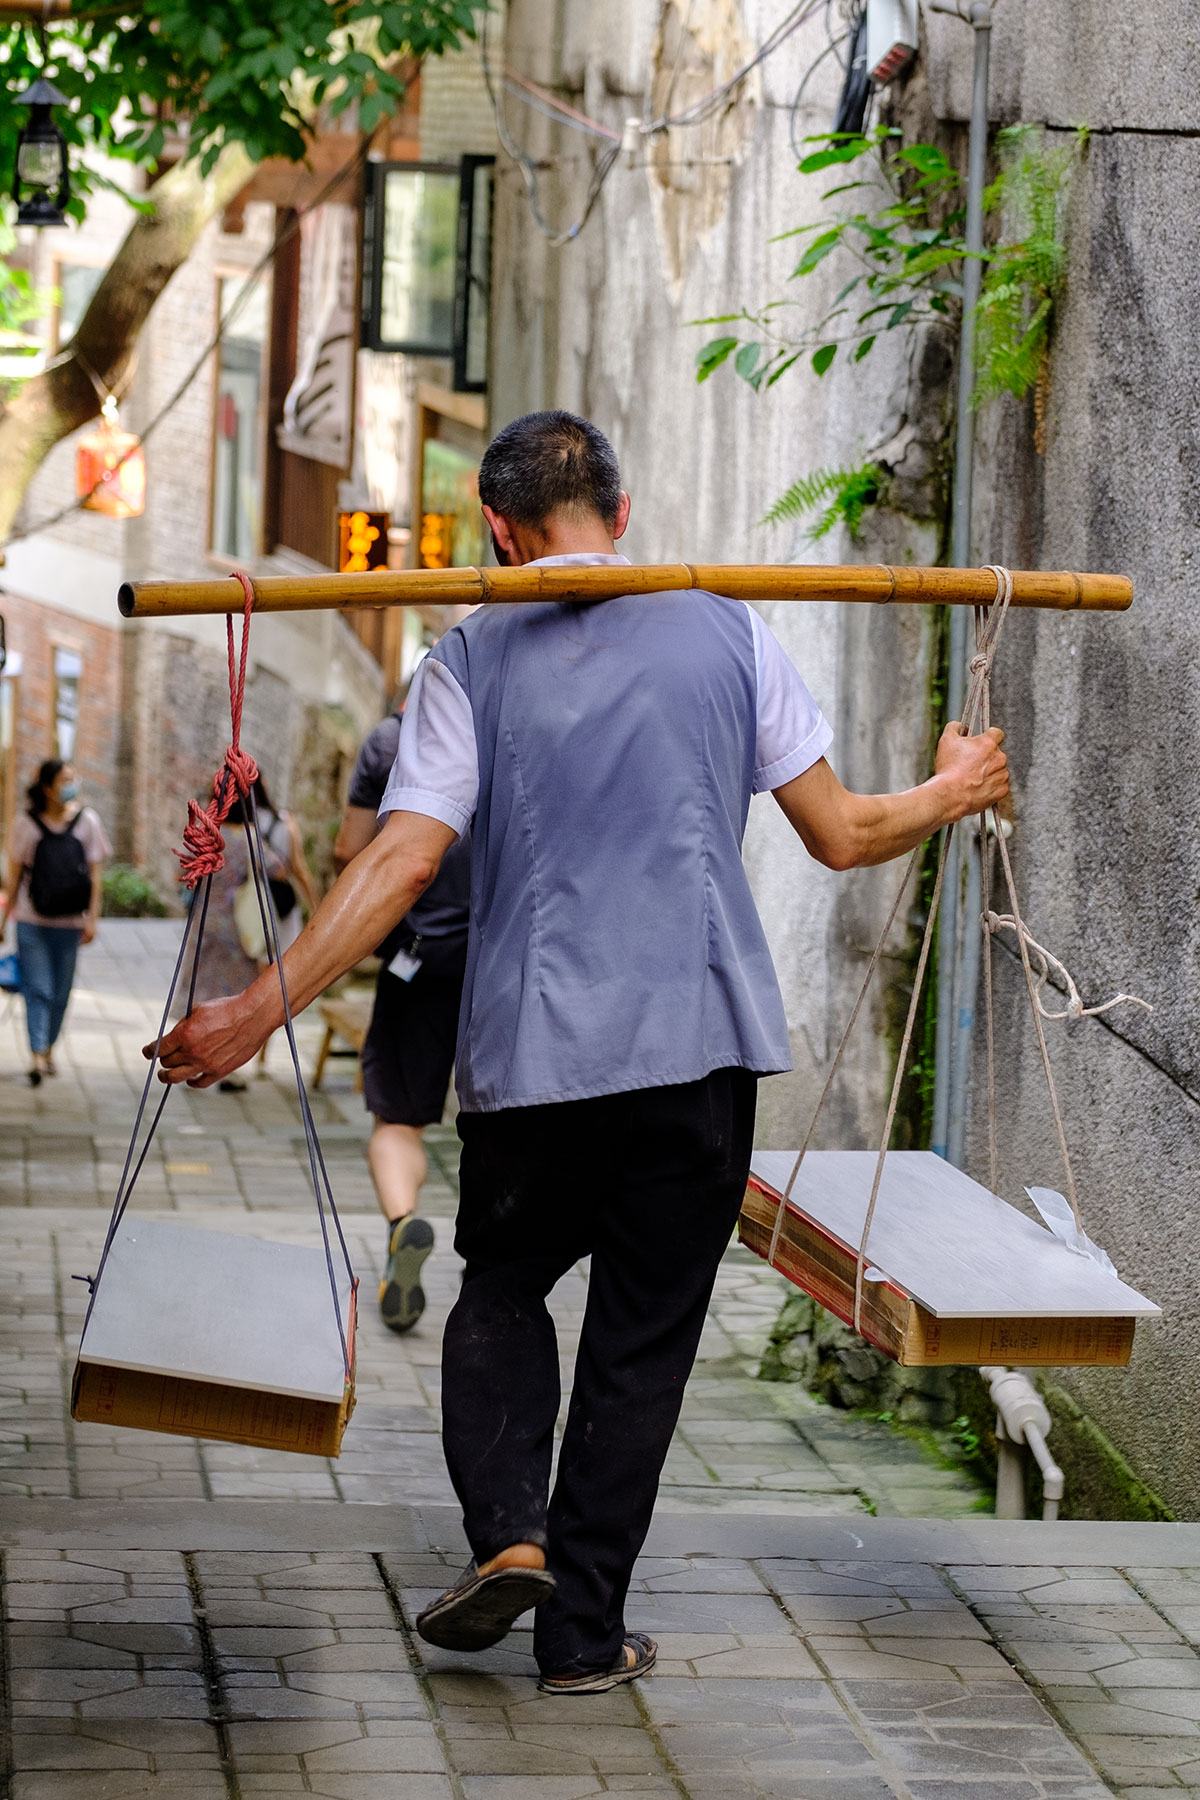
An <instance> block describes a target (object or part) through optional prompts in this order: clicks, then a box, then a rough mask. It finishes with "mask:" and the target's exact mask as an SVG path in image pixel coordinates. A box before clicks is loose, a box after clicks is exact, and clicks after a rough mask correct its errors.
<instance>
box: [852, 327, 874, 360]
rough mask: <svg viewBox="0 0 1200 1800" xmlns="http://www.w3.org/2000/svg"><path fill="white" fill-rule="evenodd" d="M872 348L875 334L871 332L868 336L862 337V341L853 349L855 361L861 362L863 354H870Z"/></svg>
mask: <svg viewBox="0 0 1200 1800" xmlns="http://www.w3.org/2000/svg"><path fill="white" fill-rule="evenodd" d="M874 348H875V336H874V333H872V334H871V335H870V337H865V338H863V340H862V342H861V343H860V344H859V345H858V347H857V349H856V350H855V352H854V360H855V362H856V363H858V362H861V361H862V359H863V357H864V356H870V354H871V352H872V350H873V349H874Z"/></svg>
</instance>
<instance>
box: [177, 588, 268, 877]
mask: <svg viewBox="0 0 1200 1800" xmlns="http://www.w3.org/2000/svg"><path fill="white" fill-rule="evenodd" d="M233 578H234V580H235V581H237V582H239V583H240V584H241V588H242V592H243V594H244V595H245V597H246V604H245V609H244V611H243V614H242V653H241V658H240V662H239V659H238V658H237V657H236V656H235V654H234V640H233V619H232V616H231V617H229V618H228V619H227V620H226V628H227V633H228V653H229V716H230V723H231V725H232V729H233V742H232V743H231V744H230V746H229V748H228V750H226V752H225V756H224V760H223V761H222V763H221V767H220V768H219V769H218V771H217V773H216V775H215V776H214V778H213V797H212V799H211V800H210V801H209V803H208V805H207V806H201V805H200V802H199V801H198V800H189V801H188V822H187V825H186V827H185V829H184V833H183V849H182V850H176V851H175V852H174V854H175V855H176V856H177V857H178V858H179V864H180V872H181V874H182V876H183V881H184V885H185V886H186V887H190V888H194V887H195V886H196V884H197V883H198V882H201V881H203V880H204V879H205V877H206V876H208V875H216V874H218V873H219V871H220V870H221V869H223V868H224V867H225V840H224V838H223V837H222V836H221V826H222V825H223V824H224V823H225V820H226V819H227V818H228V817H229V810H230V808H231V807H232V805H233V803H234V800H235V798H236V797H237V796H238V795H239V794H240V795H241V797H242V799H243V800H245V799H246V798H247V797H248V796H249V793H250V790H251V788H252V787H253V786H254V784H255V782H256V781H257V780H258V764H257V763H256V762H255V760H254V758H253V757H252V756H250V755H248V754H247V753H246V751H245V750H243V749H242V747H241V744H240V742H239V739H240V736H241V728H242V702H243V699H244V697H245V692H246V657H247V653H248V651H249V647H250V614H251V613H252V612H253V610H254V584H253V582H252V581H251V580H250V577H249V576H248V575H245V574H243V573H242V571H241V570H240V569H239V570H235V572H234V577H233Z"/></svg>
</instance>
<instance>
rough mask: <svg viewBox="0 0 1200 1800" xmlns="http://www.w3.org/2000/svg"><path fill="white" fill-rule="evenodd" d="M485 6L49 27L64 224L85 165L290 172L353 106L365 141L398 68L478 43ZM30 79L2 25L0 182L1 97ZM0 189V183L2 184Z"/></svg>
mask: <svg viewBox="0 0 1200 1800" xmlns="http://www.w3.org/2000/svg"><path fill="white" fill-rule="evenodd" d="M486 4H487V0H388V3H385V4H383V5H380V4H378V0H254V4H253V5H251V4H249V0H204V4H203V5H197V4H196V0H139V5H138V6H137V7H136V8H131V9H130V10H129V11H128V12H125V11H122V10H119V9H117V8H115V7H114V8H100V9H98V10H97V11H96V12H94V13H92V14H91V15H90V16H85V14H84V13H83V12H82V11H81V12H80V15H79V16H78V17H71V18H68V19H66V20H63V21H62V22H58V21H56V22H55V23H54V24H53V25H52V26H51V29H50V32H49V56H48V63H47V73H48V74H49V76H50V78H51V79H52V80H53V81H54V83H55V84H56V86H58V87H59V88H60V89H61V90H62V92H63V93H64V94H65V95H66V96H67V98H68V100H69V101H70V102H71V106H70V108H69V110H68V109H67V108H62V109H60V110H59V112H57V113H56V115H55V117H56V120H57V122H58V123H59V125H60V127H61V129H62V131H63V135H64V136H65V138H66V139H67V143H68V145H69V147H70V149H71V152H72V157H71V161H72V188H73V193H74V199H73V201H72V205H71V212H72V214H73V216H74V217H76V218H81V217H82V216H83V213H84V210H85V207H86V199H87V195H88V193H89V192H90V191H91V189H92V187H94V186H95V185H97V184H98V179H99V178H98V177H97V175H96V174H95V172H94V171H92V170H89V169H88V167H87V166H86V164H85V162H84V160H83V155H82V153H83V152H84V151H87V150H93V151H99V152H102V153H103V154H104V155H106V156H115V157H121V158H125V159H127V160H129V161H130V162H132V163H137V164H143V165H151V166H153V165H154V164H155V163H156V162H157V161H158V160H159V159H160V158H161V157H162V156H163V155H164V153H165V152H166V151H167V150H168V149H169V148H171V147H172V146H173V145H174V144H176V143H179V142H182V145H183V149H184V153H185V154H186V155H188V156H196V157H199V158H200V160H201V167H202V168H204V169H208V168H211V167H212V164H213V163H214V162H215V160H216V158H217V156H218V155H219V153H220V151H221V148H222V146H223V145H225V144H234V143H238V144H242V145H244V147H245V149H246V151H247V152H248V154H249V155H250V156H251V157H252V158H253V159H254V161H256V162H259V161H262V160H264V159H265V158H267V157H271V156H283V157H287V158H288V159H289V160H290V161H293V162H295V161H299V160H300V159H302V158H303V156H304V155H305V152H306V150H307V146H308V142H309V140H310V136H311V125H310V121H311V118H312V115H313V111H314V109H315V108H316V107H317V106H319V105H322V104H325V105H327V106H328V109H329V111H330V112H331V113H332V114H333V115H334V116H335V117H336V116H338V115H340V114H342V113H344V112H345V111H346V110H347V109H348V108H350V107H351V106H355V105H357V107H358V123H359V126H360V128H361V129H362V130H364V131H371V130H373V129H374V127H375V126H376V125H377V124H378V123H379V121H380V119H381V118H383V117H384V116H385V114H387V113H389V112H391V111H393V110H394V108H395V107H396V105H397V104H398V103H399V101H400V99H401V98H402V96H403V93H404V83H403V81H402V80H401V78H400V76H399V75H398V74H397V73H396V70H395V67H394V63H395V60H396V59H397V58H398V57H399V56H400V55H401V54H402V53H406V52H411V53H412V54H414V55H416V56H425V55H436V54H438V53H439V52H441V51H443V50H447V49H452V48H453V47H454V46H455V45H456V44H457V43H459V42H460V41H461V39H462V38H464V37H473V36H474V35H475V23H476V17H477V15H478V14H479V13H480V12H482V11H483V10H485V8H486ZM40 72H41V57H40V53H39V51H38V48H37V36H36V33H35V32H34V30H33V28H32V26H30V25H28V24H24V23H16V22H14V23H11V24H9V23H5V24H3V25H0V84H2V85H3V87H4V88H5V89H6V90H7V94H6V96H5V104H4V105H3V106H0V170H11V169H12V167H13V160H14V156H15V153H16V138H17V132H18V131H19V129H20V127H21V125H22V124H23V123H24V121H25V117H26V114H25V111H24V109H23V108H21V107H16V106H14V105H13V104H12V96H13V95H14V94H16V93H19V92H20V91H21V90H22V89H23V88H25V87H27V86H28V85H29V83H30V82H31V81H32V80H34V79H35V78H36V76H37V75H38V74H39V73H40ZM5 179H7V176H6V177H5Z"/></svg>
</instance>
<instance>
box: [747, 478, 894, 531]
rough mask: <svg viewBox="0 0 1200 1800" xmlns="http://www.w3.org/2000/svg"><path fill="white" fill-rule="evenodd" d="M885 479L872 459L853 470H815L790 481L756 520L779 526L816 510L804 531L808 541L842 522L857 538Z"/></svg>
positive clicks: (877, 500)
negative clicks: (815, 514)
mask: <svg viewBox="0 0 1200 1800" xmlns="http://www.w3.org/2000/svg"><path fill="white" fill-rule="evenodd" d="M886 479H887V477H886V475H885V474H884V471H883V469H882V468H881V467H880V465H879V464H878V463H873V462H865V463H861V464H860V465H859V466H858V467H857V468H852V469H815V470H814V471H813V473H812V474H811V475H802V476H801V477H800V479H799V480H798V481H793V483H792V485H791V487H790V488H789V489H788V490H787V492H786V494H781V495H780V496H779V498H778V500H776V501H775V503H774V505H773V506H771V507H770V508H769V509H768V511H767V512H766V513H765V514H764V515H763V517H762V518H761V519H760V521H759V523H760V524H762V525H782V524H786V523H788V522H789V521H791V520H793V519H802V518H803V517H804V516H805V514H806V513H812V512H816V513H817V517H816V518H815V519H814V520H813V522H812V524H811V525H810V526H809V528H808V530H807V531H806V532H805V536H806V537H807V539H808V541H809V542H810V543H815V542H816V541H817V539H818V538H823V537H827V536H828V534H829V533H830V532H831V531H832V530H833V528H834V526H835V525H844V526H845V527H846V529H847V531H848V532H849V533H850V536H851V537H853V538H856V537H857V536H858V530H859V526H860V525H861V524H862V517H863V513H864V512H865V511H866V509H867V508H868V506H877V505H878V504H879V501H880V499H881V497H882V494H883V489H884V485H885V482H886ZM818 508H819V509H820V510H819V511H818Z"/></svg>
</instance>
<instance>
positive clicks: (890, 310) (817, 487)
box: [693, 125, 1087, 538]
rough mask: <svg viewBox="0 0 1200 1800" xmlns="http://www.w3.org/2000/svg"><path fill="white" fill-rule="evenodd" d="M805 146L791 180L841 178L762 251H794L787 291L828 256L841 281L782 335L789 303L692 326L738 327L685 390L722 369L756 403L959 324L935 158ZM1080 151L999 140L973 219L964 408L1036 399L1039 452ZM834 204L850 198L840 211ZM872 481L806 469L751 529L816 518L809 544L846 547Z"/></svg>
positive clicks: (957, 248) (895, 136)
mask: <svg viewBox="0 0 1200 1800" xmlns="http://www.w3.org/2000/svg"><path fill="white" fill-rule="evenodd" d="M808 141H809V142H810V143H813V144H817V145H819V146H820V148H818V149H815V150H813V151H812V152H811V154H809V155H808V156H806V157H805V158H804V160H803V161H802V162H801V164H800V171H801V173H802V174H805V175H819V174H824V173H825V172H826V171H828V170H836V171H837V172H838V174H839V176H850V177H852V178H851V179H838V180H836V181H835V182H834V184H833V186H831V187H829V188H826V190H825V191H824V193H823V194H822V200H823V202H825V203H827V204H828V206H829V211H828V212H827V213H826V214H825V216H824V217H822V218H821V219H818V220H815V221H814V222H813V223H812V224H809V225H802V226H800V227H798V228H797V229H796V230H795V231H792V232H784V233H783V234H782V238H781V239H777V240H776V241H777V242H778V241H782V239H787V238H793V237H794V238H798V239H800V240H801V241H802V248H801V254H800V257H799V260H798V262H797V263H796V266H795V268H794V269H793V270H792V274H791V279H792V280H793V281H797V280H803V279H804V278H806V277H807V276H810V275H812V274H814V273H815V272H816V271H817V270H818V269H819V268H821V266H822V265H823V264H824V263H825V262H826V260H827V259H828V258H829V257H831V256H835V255H836V256H837V257H838V258H839V259H840V260H841V261H842V262H843V263H844V264H845V272H846V274H847V276H848V279H847V280H846V281H845V282H844V284H843V285H842V287H841V288H839V290H838V292H837V294H836V295H835V297H834V299H833V301H832V303H831V305H830V306H829V307H828V308H827V309H826V311H825V312H824V313H823V314H822V315H821V317H820V318H818V319H816V320H815V321H813V322H812V323H806V324H805V325H803V326H802V327H801V328H800V329H799V330H797V329H795V327H794V326H792V325H791V323H790V322H791V319H792V317H793V316H794V313H793V309H795V308H796V307H803V308H805V310H807V302H806V300H803V299H797V300H793V299H775V300H769V301H767V303H766V304H765V305H764V306H762V307H760V308H759V309H758V310H757V311H752V310H747V309H743V311H741V312H738V313H726V314H723V315H720V316H718V317H715V318H709V319H697V320H695V321H693V323H695V324H698V325H724V326H730V325H735V326H741V327H749V328H750V329H749V330H741V331H738V332H736V333H734V332H729V331H726V332H724V333H723V334H722V335H721V336H720V337H718V338H713V339H711V340H710V342H708V343H707V344H705V345H704V346H703V348H702V349H701V350H700V351H699V353H698V354H697V357H696V377H697V380H699V381H707V380H708V378H709V376H710V375H712V374H713V373H714V371H715V370H717V369H719V368H720V367H721V366H722V365H723V364H724V363H727V362H730V361H732V366H733V368H734V370H735V372H736V373H737V374H738V375H739V376H740V377H741V379H742V380H743V381H745V382H746V383H747V384H748V385H749V386H750V387H752V388H753V389H754V391H755V393H762V392H764V391H765V390H766V389H768V388H770V387H773V386H774V384H775V383H776V382H777V381H778V380H779V379H780V377H781V376H782V375H784V374H786V373H787V371H788V370H789V369H791V368H792V367H794V365H795V364H796V363H798V362H800V361H801V360H805V361H807V362H808V363H809V364H810V366H811V368H812V370H813V373H814V374H816V375H817V376H822V375H824V374H826V373H827V371H828V370H829V369H830V368H831V367H832V366H833V364H834V362H835V361H836V359H837V357H838V355H839V353H841V354H842V356H843V358H844V359H845V360H849V361H851V362H854V363H859V362H862V361H863V360H864V359H865V358H866V357H868V356H870V354H871V352H872V350H873V349H874V348H875V345H876V344H877V342H878V341H879V338H880V337H881V336H884V335H886V334H887V333H888V332H892V331H901V332H903V333H905V334H906V336H911V334H912V333H913V332H915V331H916V329H917V328H918V327H919V326H921V325H926V324H929V323H931V322H934V321H938V320H941V321H946V322H953V321H955V320H956V319H957V317H958V315H959V313H960V310H961V305H962V282H961V269H962V265H963V262H964V261H965V259H966V257H967V256H968V254H969V253H968V250H967V245H966V241H965V239H964V237H963V227H964V212H963V208H962V205H961V186H962V181H961V177H960V175H959V173H958V171H957V169H955V168H954V166H953V164H952V163H951V162H950V161H949V159H948V158H947V156H946V155H945V153H944V152H943V151H942V150H939V149H938V147H937V145H936V144H908V145H903V144H902V143H901V142H900V134H899V132H897V131H895V130H893V129H891V128H890V127H888V126H883V125H880V126H878V127H876V128H875V130H873V131H871V132H868V133H859V132H834V133H829V134H827V135H825V136H822V137H819V138H810V139H809V140H808ZM1086 141H1087V133H1086V130H1080V131H1078V132H1077V133H1076V136H1075V140H1074V142H1073V143H1069V144H1067V145H1066V146H1064V147H1062V148H1058V149H1053V150H1051V149H1048V148H1047V146H1046V140H1045V133H1044V132H1043V131H1042V130H1041V129H1040V128H1038V127H1036V126H1030V125H1019V126H1014V127H1012V128H1011V129H1009V130H1007V131H1002V132H1000V133H999V135H998V138H997V149H998V152H999V158H1000V173H999V175H998V176H997V178H996V180H995V181H994V182H993V183H992V184H991V186H990V187H989V188H988V189H987V190H986V192H985V195H984V206H985V210H986V212H987V213H988V214H989V215H990V216H991V217H992V218H993V219H995V220H996V221H997V222H998V224H999V226H1000V231H999V233H998V241H997V242H996V243H995V244H994V245H993V246H991V247H990V248H988V249H985V250H984V251H983V252H982V260H983V263H984V271H983V278H982V283H981V298H980V302H979V307H978V312H977V317H978V326H979V329H978V350H977V355H978V365H979V380H978V384H977V387H976V391H975V396H974V403H975V404H976V405H980V404H982V403H983V402H984V401H986V400H990V399H992V398H993V397H994V396H995V395H997V394H999V393H1002V392H1008V393H1011V394H1013V395H1015V396H1016V397H1017V398H1018V399H1020V398H1022V397H1023V396H1024V395H1025V394H1027V393H1028V392H1029V391H1030V389H1031V388H1037V390H1038V427H1037V444H1038V448H1039V449H1040V448H1041V447H1042V446H1041V430H1042V425H1041V419H1042V412H1041V395H1042V387H1041V383H1042V380H1043V377H1044V374H1045V367H1046V352H1047V347H1048V344H1049V338H1050V331H1051V328H1052V324H1053V317H1054V307H1055V302H1056V300H1057V298H1058V296H1059V293H1060V291H1061V288H1062V283H1063V280H1064V277H1065V271H1066V249H1065V245H1064V242H1063V224H1064V212H1065V203H1066V194H1067V188H1068V184H1069V180H1070V174H1071V169H1072V166H1073V163H1074V161H1075V158H1076V156H1077V155H1078V153H1079V151H1080V149H1081V148H1082V147H1083V146H1084V145H1085V144H1086ZM846 195H854V197H855V198H854V200H853V201H847V200H846V199H845V198H844V196H846ZM885 476H886V471H884V470H883V469H881V468H880V467H879V466H878V465H877V464H873V463H866V464H864V465H863V466H862V467H861V468H858V469H849V470H846V469H843V470H830V469H819V470H817V471H816V472H815V474H813V475H809V476H805V477H803V478H802V479H801V480H799V481H797V482H795V483H794V484H793V485H792V487H790V488H789V489H788V491H787V493H786V494H783V495H781V496H780V498H779V499H778V500H777V501H776V502H775V504H774V505H773V506H772V507H771V508H770V510H769V511H768V512H767V514H766V516H765V518H764V520H763V523H765V524H776V523H778V522H780V521H781V520H786V519H794V518H799V517H801V516H802V515H803V514H804V513H806V512H811V511H813V510H815V508H816V507H817V506H818V505H824V506H825V510H824V511H823V512H822V513H821V516H820V518H819V519H818V520H817V522H816V523H815V525H814V526H813V527H812V528H811V529H810V531H809V534H808V535H809V537H810V538H817V537H822V536H824V535H825V533H826V532H827V531H830V530H832V529H833V527H834V526H835V525H836V524H838V523H839V522H840V523H844V524H845V525H846V526H847V527H848V528H849V530H850V532H851V535H852V536H853V535H856V534H857V530H858V526H859V524H860V523H861V520H862V515H863V511H864V510H865V508H866V507H867V506H874V505H878V504H879V503H880V500H881V497H882V494H883V491H884V481H885Z"/></svg>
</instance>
